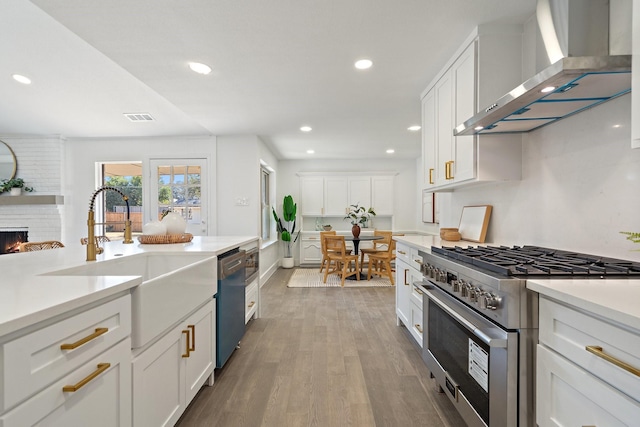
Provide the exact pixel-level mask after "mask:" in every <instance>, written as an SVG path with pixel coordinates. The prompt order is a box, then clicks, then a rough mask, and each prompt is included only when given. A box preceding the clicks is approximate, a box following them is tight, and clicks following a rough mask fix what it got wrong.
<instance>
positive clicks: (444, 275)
mask: <svg viewBox="0 0 640 427" xmlns="http://www.w3.org/2000/svg"><path fill="white" fill-rule="evenodd" d="M421 255H422V258H423V265H422V273H423V275H424V277H425V279H424V281H423V282H422V288H423V289H422V290H423V292H424V297H423V317H424V319H423V322H424V323H423V324H424V325H426V327H425V329H424V343H423V354H422V356H423V359H424V361H425V363H426V364H427V366H428V367H429V370H430V371H431V373H432V375H433V376H434V377H435V379H436V381H437V382H438V384H439V385H440V387H441V388H442V389H443V391H444V393H446V394H447V396H448V397H449V399H450V400H451V401H452V402H453V404H454V405H455V406H456V408H457V409H458V411H459V412H460V414H461V415H462V417H463V418H464V419H465V421H466V422H467V424H468V425H469V426H471V427H475V426H478V427H482V426H490V427H515V426H519V427H533V426H535V402H534V396H535V389H534V386H535V384H534V381H535V348H536V344H537V341H538V295H537V294H536V293H535V292H532V291H530V290H528V289H527V288H526V286H525V284H526V280H527V278H531V277H535V278H541V277H548V278H553V279H559V278H572V279H576V278H582V277H584V278H585V279H586V278H589V279H593V278H597V277H602V278H605V277H606V278H620V279H624V278H632V277H634V278H640V263H634V262H630V261H624V260H617V259H612V258H604V257H598V256H594V255H586V254H579V253H575V252H568V251H561V250H554V249H548V248H541V247H536V246H522V247H518V246H515V247H504V246H502V247H490V246H489V247H468V248H462V247H455V248H439V247H432V248H431V253H430V254H429V253H423V252H421Z"/></svg>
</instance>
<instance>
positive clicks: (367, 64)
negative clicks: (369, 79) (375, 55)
mask: <svg viewBox="0 0 640 427" xmlns="http://www.w3.org/2000/svg"><path fill="white" fill-rule="evenodd" d="M372 65H373V62H371V60H370V59H361V60H359V61H356V63H355V66H356V68H357V69H358V70H366V69H367V68H371V66H372Z"/></svg>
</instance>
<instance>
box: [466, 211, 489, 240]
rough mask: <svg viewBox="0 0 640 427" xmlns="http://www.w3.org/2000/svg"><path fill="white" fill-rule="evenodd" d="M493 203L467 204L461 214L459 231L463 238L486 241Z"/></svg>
mask: <svg viewBox="0 0 640 427" xmlns="http://www.w3.org/2000/svg"><path fill="white" fill-rule="evenodd" d="M491 209H492V206H491V205H479V206H465V207H463V208H462V215H461V216H460V226H459V227H458V232H459V233H460V236H461V238H462V239H463V240H469V241H472V242H478V243H484V239H485V237H486V236H487V228H488V227H489V218H490V217H491Z"/></svg>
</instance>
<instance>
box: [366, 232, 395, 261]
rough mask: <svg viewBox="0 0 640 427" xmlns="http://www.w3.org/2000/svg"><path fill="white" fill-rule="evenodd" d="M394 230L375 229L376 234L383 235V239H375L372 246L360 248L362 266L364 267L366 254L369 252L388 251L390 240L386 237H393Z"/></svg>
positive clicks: (374, 233)
mask: <svg viewBox="0 0 640 427" xmlns="http://www.w3.org/2000/svg"><path fill="white" fill-rule="evenodd" d="M392 233H393V232H392V231H386V230H373V235H374V236H382V237H383V239H381V240H374V241H373V247H372V248H361V249H360V268H361V269H363V268H364V256H365V255H369V254H376V253H381V252H386V251H387V248H388V247H389V243H388V240H387V239H386V238H389V239H391V235H392Z"/></svg>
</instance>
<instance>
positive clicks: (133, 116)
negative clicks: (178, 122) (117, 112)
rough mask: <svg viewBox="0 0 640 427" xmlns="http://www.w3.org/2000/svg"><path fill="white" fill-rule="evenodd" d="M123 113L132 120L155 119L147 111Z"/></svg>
mask: <svg viewBox="0 0 640 427" xmlns="http://www.w3.org/2000/svg"><path fill="white" fill-rule="evenodd" d="M124 115H125V117H126V118H127V119H129V120H130V121H132V122H153V121H155V120H156V119H154V118H153V116H152V115H151V114H149V113H124Z"/></svg>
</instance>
